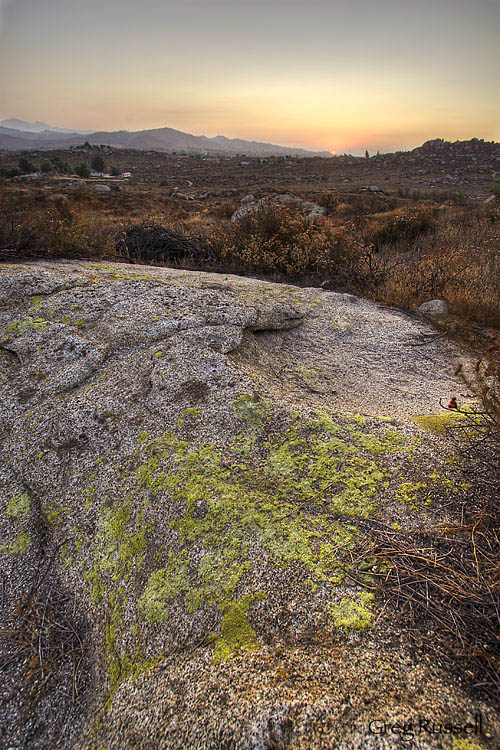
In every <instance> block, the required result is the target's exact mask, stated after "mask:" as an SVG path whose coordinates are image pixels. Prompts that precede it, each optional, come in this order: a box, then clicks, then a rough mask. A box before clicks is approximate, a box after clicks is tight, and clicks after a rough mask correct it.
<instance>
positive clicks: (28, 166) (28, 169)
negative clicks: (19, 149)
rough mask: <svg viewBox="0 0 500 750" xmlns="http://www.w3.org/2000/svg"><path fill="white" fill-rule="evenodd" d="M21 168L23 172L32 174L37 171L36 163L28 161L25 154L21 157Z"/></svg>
mask: <svg viewBox="0 0 500 750" xmlns="http://www.w3.org/2000/svg"><path fill="white" fill-rule="evenodd" d="M19 169H20V170H21V174H31V173H32V172H36V167H35V165H34V164H32V163H31V162H30V161H28V159H26V157H24V156H23V157H22V158H21V159H19Z"/></svg>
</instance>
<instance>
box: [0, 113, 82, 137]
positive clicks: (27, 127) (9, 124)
mask: <svg viewBox="0 0 500 750" xmlns="http://www.w3.org/2000/svg"><path fill="white" fill-rule="evenodd" d="M0 125H3V127H5V128H10V129H13V130H20V131H21V132H23V133H43V132H44V131H45V130H50V131H51V132H52V133H72V134H74V133H80V134H82V135H85V134H86V133H92V132H93V131H92V130H71V129H68V128H56V126H55V125H47V123H46V122H40V120H37V121H36V122H26V120H18V119H17V118H16V117H12V118H11V119H10V120H3V121H2V122H0Z"/></svg>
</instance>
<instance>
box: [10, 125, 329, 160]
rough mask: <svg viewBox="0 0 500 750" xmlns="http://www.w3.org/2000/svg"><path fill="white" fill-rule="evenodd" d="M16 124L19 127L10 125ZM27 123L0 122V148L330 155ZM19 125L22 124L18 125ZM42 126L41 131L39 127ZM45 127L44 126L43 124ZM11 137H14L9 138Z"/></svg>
mask: <svg viewBox="0 0 500 750" xmlns="http://www.w3.org/2000/svg"><path fill="white" fill-rule="evenodd" d="M16 124H19V126H20V127H14V125H16ZM26 125H28V126H29V125H30V123H26V122H25V121H24V120H17V119H16V118H11V119H9V120H3V121H2V122H1V123H0V149H6V150H9V151H12V150H15V151H17V150H22V149H23V148H26V149H38V150H43V149H49V148H50V149H53V148H70V147H72V146H79V145H83V143H84V142H85V141H87V142H88V143H90V144H91V145H106V146H113V147H116V148H134V149H137V150H146V151H149V150H158V151H167V152H168V151H189V152H192V153H219V154H232V155H237V154H247V155H249V156H279V155H281V156H310V157H313V156H322V157H330V156H331V154H330V152H329V151H309V150H307V149H304V148H298V147H297V148H295V147H289V146H279V145H276V144H273V143H261V142H260V141H246V140H243V139H240V138H227V137H226V136H224V135H216V136H214V137H213V138H210V137H208V136H206V135H192V134H191V133H184V132H183V131H181V130H175V129H174V128H169V127H163V128H151V129H147V130H137V131H128V130H115V131H104V130H101V131H93V132H83V133H82V132H81V131H68V130H63V129H58V128H55V127H53V126H46V123H40V122H36V123H31V125H32V126H33V127H38V130H26V129H22V128H24V127H25V126H26ZM21 126H22V127H21ZM42 126H44V129H43V130H41V129H40V127H42ZM45 126H46V127H45ZM12 139H15V140H12Z"/></svg>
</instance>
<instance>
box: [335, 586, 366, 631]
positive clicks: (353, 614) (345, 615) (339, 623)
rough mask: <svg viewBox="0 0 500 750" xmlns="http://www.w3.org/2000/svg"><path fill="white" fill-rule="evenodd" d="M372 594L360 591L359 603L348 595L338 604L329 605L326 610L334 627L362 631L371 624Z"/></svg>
mask: <svg viewBox="0 0 500 750" xmlns="http://www.w3.org/2000/svg"><path fill="white" fill-rule="evenodd" d="M374 599H375V597H374V595H373V594H371V593H369V592H368V591H361V593H360V594H359V603H358V602H356V601H354V599H351V598H349V597H344V598H343V599H342V600H341V602H340V604H332V605H330V607H329V609H328V611H329V612H330V614H331V615H332V617H333V622H334V624H335V626H336V627H338V628H343V629H344V630H346V631H349V630H356V631H359V632H362V631H364V630H367V628H370V627H371V626H372V624H373V611H372V606H373V602H374Z"/></svg>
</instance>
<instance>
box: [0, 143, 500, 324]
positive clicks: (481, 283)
mask: <svg viewBox="0 0 500 750" xmlns="http://www.w3.org/2000/svg"><path fill="white" fill-rule="evenodd" d="M96 153H98V154H99V155H101V156H102V157H103V159H104V162H105V166H106V169H107V170H112V169H113V171H114V172H117V173H122V172H125V171H127V172H131V174H132V177H131V178H130V179H126V178H125V179H124V178H120V177H113V178H102V179H96V178H93V179H91V180H89V179H82V178H75V177H74V176H73V177H72V176H69V175H65V174H60V173H59V174H55V173H46V174H44V175H42V176H39V177H14V178H13V179H4V180H3V183H2V184H1V185H0V191H1V193H0V194H1V209H0V254H2V257H3V258H5V259H9V258H16V257H95V258H107V259H121V260H125V261H127V260H130V258H129V257H127V256H128V251H127V250H126V249H125V248H124V246H123V244H120V238H121V237H122V236H123V233H124V232H126V231H127V230H128V229H130V227H131V226H136V225H151V224H155V225H156V224H158V225H162V226H163V227H167V228H169V229H170V230H174V231H177V232H178V233H180V234H182V235H185V236H190V237H192V238H193V241H194V242H195V243H196V245H197V246H198V247H202V248H204V252H201V253H198V254H196V253H194V254H193V253H191V254H190V253H188V252H185V253H183V254H179V253H177V254H175V257H174V255H173V254H172V253H170V254H169V253H168V252H167V253H163V254H162V252H161V247H160V248H158V247H156V249H155V254H154V257H152V256H151V255H148V254H147V253H146V254H144V253H142V252H141V248H140V247H138V249H137V253H136V257H135V261H136V262H146V263H147V262H154V263H156V264H162V263H163V262H166V263H167V264H168V263H170V264H172V263H174V264H175V265H179V266H181V267H185V268H204V269H206V270H219V271H230V272H232V273H242V274H247V275H253V276H258V277H263V278H268V279H272V280H285V281H293V282H295V283H299V284H312V285H322V286H324V287H325V286H326V287H327V288H332V289H345V290H347V291H354V292H357V293H360V294H363V295H364V296H368V297H371V298H373V299H376V300H378V301H380V302H383V303H387V304H392V305H397V306H400V307H403V308H409V307H412V306H415V305H418V304H420V303H421V302H422V301H424V300H425V299H431V298H434V297H444V298H445V299H446V300H447V302H448V304H449V305H450V307H451V309H452V312H454V313H455V314H457V315H459V316H461V317H462V318H467V319H470V320H473V321H475V322H477V323H480V324H481V325H489V326H497V327H498V326H499V325H500V311H499V305H498V291H497V290H498V288H499V278H500V277H499V274H500V265H499V264H500V261H499V252H498V251H499V250H500V211H499V203H498V199H495V197H494V195H493V192H492V191H494V190H495V185H496V183H497V182H498V171H497V170H499V169H500V146H499V145H498V144H489V143H484V142H482V141H474V140H473V141H469V142H463V143H457V144H447V143H446V142H441V141H435V142H430V143H428V144H424V146H422V147H421V148H419V149H415V150H414V151H412V152H402V153H397V154H388V155H381V156H375V157H371V158H369V159H362V158H354V157H349V156H345V157H336V158H332V159H321V158H313V159H293V158H283V157H278V158H268V159H261V158H247V157H243V156H242V157H231V158H228V157H226V158H223V157H209V156H207V157H200V156H187V155H182V154H174V155H171V154H170V155H169V154H162V153H155V152H142V151H124V150H113V149H106V148H103V149H96V148H92V149H87V150H85V149H79V150H77V151H59V152H31V153H28V154H23V155H24V156H25V157H27V158H28V160H29V161H30V162H31V163H32V164H33V165H34V166H36V167H37V168H38V167H39V165H40V163H41V162H44V161H45V162H47V160H48V161H49V165H50V161H51V160H52V161H53V162H54V163H56V164H59V165H61V164H65V165H66V168H67V169H68V171H69V172H71V171H73V170H74V169H75V168H76V166H77V165H78V164H79V163H81V162H82V161H83V162H86V163H88V162H90V161H91V159H92V157H93V156H95V154H96ZM19 156H20V155H19V154H13V153H10V152H3V153H2V154H1V155H0V168H4V170H5V169H8V168H15V167H16V165H17V163H18V160H19ZM52 166H54V165H53V164H52ZM60 171H61V170H59V172H60ZM98 185H104V186H106V187H109V191H108V190H106V187H104V190H105V191H106V192H102V193H101V192H97V190H99V187H98ZM248 195H252V196H253V197H254V198H255V201H254V202H253V203H251V206H254V207H255V208H259V210H258V211H257V210H255V211H253V212H252V211H251V212H250V213H249V215H248V216H247V218H245V219H244V220H243V221H238V222H231V221H230V218H231V216H232V215H233V212H234V211H235V210H236V209H237V208H238V207H239V206H240V205H241V203H240V201H241V200H242V199H244V198H245V196H248ZM285 195H291V196H294V197H295V196H296V197H297V198H296V199H295V198H294V199H295V200H296V203H295V204H294V203H293V202H292V201H290V202H287V203H285V204H282V203H281V200H280V197H279V196H282V198H283V196H285ZM298 198H300V199H301V200H302V201H305V202H311V203H313V204H315V205H316V206H319V207H320V209H319V210H318V212H317V213H316V215H315V217H314V219H312V218H311V217H309V218H308V217H307V211H306V210H305V207H304V206H303V205H302V204H300V203H299V202H298ZM285 200H287V199H285ZM257 201H261V203H260V204H258V205H257ZM202 258H203V261H202V260H201V259H202Z"/></svg>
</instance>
